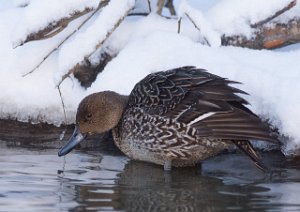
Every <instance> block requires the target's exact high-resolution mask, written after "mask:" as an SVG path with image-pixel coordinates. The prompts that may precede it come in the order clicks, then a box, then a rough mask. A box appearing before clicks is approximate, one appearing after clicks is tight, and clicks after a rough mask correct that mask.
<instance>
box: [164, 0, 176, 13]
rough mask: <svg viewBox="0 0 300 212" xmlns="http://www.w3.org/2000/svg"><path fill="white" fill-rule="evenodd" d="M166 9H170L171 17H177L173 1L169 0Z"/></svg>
mask: <svg viewBox="0 0 300 212" xmlns="http://www.w3.org/2000/svg"><path fill="white" fill-rule="evenodd" d="M166 7H167V8H168V9H169V11H170V14H171V15H173V16H175V15H176V11H175V7H174V4H173V0H167V3H166Z"/></svg>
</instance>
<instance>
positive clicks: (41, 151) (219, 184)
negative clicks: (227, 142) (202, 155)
mask: <svg viewBox="0 0 300 212" xmlns="http://www.w3.org/2000/svg"><path fill="white" fill-rule="evenodd" d="M32 133H33V136H31V137H30V136H28V134H32ZM0 134H1V132H0ZM2 134H3V133H2ZM47 135H48V136H47ZM67 136H68V135H67ZM58 137H59V134H57V132H53V131H51V133H50V134H47V131H43V130H39V131H26V139H24V137H20V134H19V135H18V136H17V137H14V136H13V134H10V136H2V138H0V167H1V168H0V211H300V162H297V160H294V161H287V160H286V159H285V158H284V157H283V155H282V154H281V153H280V152H276V151H274V152H266V153H263V154H262V155H263V160H264V162H265V163H266V164H267V165H268V166H269V167H271V168H273V170H274V173H273V174H272V175H271V176H270V175H266V174H264V173H262V172H261V171H260V170H258V169H257V168H256V167H255V166H254V165H253V164H252V163H251V162H250V160H249V159H248V158H247V157H246V156H245V155H243V154H242V153H239V152H233V153H226V154H221V155H219V156H217V157H215V158H212V159H209V160H207V161H205V162H204V163H203V164H202V166H198V167H195V168H184V169H173V170H172V171H171V172H165V171H164V170H163V168H162V167H160V166H156V165H152V164H148V163H143V162H136V161H132V160H129V159H128V158H126V157H125V156H124V155H123V154H122V153H120V152H119V151H118V149H116V147H115V146H114V145H113V144H112V141H111V140H110V139H109V138H107V139H105V140H104V141H102V142H99V141H97V139H96V138H94V139H91V140H90V141H88V142H87V143H86V144H85V147H83V148H80V149H78V150H75V151H73V152H72V153H71V154H69V155H68V156H67V157H65V158H59V157H58V156H57V150H58V147H59V146H61V145H62V142H61V141H59V139H57V138H58ZM55 138H56V139H55ZM93 140H94V142H96V143H95V144H96V145H92V144H93ZM41 141H42V142H41Z"/></svg>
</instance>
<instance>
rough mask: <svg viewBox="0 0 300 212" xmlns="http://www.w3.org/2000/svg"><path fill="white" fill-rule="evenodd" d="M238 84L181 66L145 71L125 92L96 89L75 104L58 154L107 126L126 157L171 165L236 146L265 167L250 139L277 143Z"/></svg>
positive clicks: (191, 163)
mask: <svg viewBox="0 0 300 212" xmlns="http://www.w3.org/2000/svg"><path fill="white" fill-rule="evenodd" d="M233 84H240V83H239V82H236V81H231V80H228V79H227V78H223V77H220V76H217V75H214V74H212V73H209V72H208V71H206V70H205V69H201V68H197V67H194V66H184V67H179V68H175V69H170V70H167V71H159V72H155V73H151V74H149V75H148V76H146V77H145V78H144V79H142V80H141V81H140V82H138V83H137V84H136V85H135V86H134V88H133V90H132V91H131V93H130V94H129V95H121V94H118V93H116V92H114V91H101V92H98V93H93V94H90V95H88V96H87V97H85V98H84V99H83V100H82V101H81V102H80V104H79V106H78V109H77V114H76V126H75V129H74V132H73V134H72V136H71V137H70V139H69V141H68V142H67V143H66V144H65V145H64V146H63V147H62V148H61V149H60V150H59V152H58V156H64V155H66V154H68V153H69V152H70V151H71V150H72V149H74V147H75V146H77V145H78V144H79V143H80V142H81V141H83V140H84V139H85V138H86V137H87V136H88V135H91V134H100V133H105V132H108V131H110V130H111V131H112V135H113V140H114V143H115V144H116V146H117V147H118V148H119V149H120V150H121V151H122V152H123V153H124V154H125V155H126V156H127V157H129V158H131V159H134V160H139V161H145V162H150V163H154V164H158V165H162V166H163V167H164V169H165V170H171V168H172V167H186V166H196V165H197V164H199V163H201V162H202V161H204V160H206V159H208V158H211V157H213V156H216V155H217V154H219V153H221V152H222V151H224V150H226V149H228V148H230V147H232V146H236V147H237V148H238V149H240V150H242V152H244V153H246V155H248V156H249V157H250V159H251V160H252V161H253V162H254V164H255V165H256V166H257V167H258V168H259V169H261V170H263V171H266V170H267V169H268V168H267V167H266V166H265V165H264V163H263V162H262V160H261V156H260V155H259V153H258V151H257V150H255V148H254V147H253V145H252V144H251V142H250V140H251V141H252V142H255V141H257V140H262V141H266V142H271V143H277V144H278V142H279V141H278V139H277V137H276V136H274V135H273V134H272V133H271V129H270V126H269V125H268V124H267V123H266V122H264V121H262V120H261V119H260V118H259V117H258V116H257V115H256V114H254V113H253V112H252V111H251V110H250V109H249V108H248V107H246V106H247V105H248V104H249V103H248V102H247V101H246V100H245V99H244V98H243V97H242V96H243V95H248V94H247V93H246V92H244V91H242V90H240V89H238V88H236V87H234V86H232V85H233Z"/></svg>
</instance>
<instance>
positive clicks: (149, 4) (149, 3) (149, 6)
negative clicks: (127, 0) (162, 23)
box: [147, 0, 151, 13]
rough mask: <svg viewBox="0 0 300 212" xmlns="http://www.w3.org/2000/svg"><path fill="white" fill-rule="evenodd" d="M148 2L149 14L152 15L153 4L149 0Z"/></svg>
mask: <svg viewBox="0 0 300 212" xmlns="http://www.w3.org/2000/svg"><path fill="white" fill-rule="evenodd" d="M147 2H148V8H149V13H151V2H150V0H147Z"/></svg>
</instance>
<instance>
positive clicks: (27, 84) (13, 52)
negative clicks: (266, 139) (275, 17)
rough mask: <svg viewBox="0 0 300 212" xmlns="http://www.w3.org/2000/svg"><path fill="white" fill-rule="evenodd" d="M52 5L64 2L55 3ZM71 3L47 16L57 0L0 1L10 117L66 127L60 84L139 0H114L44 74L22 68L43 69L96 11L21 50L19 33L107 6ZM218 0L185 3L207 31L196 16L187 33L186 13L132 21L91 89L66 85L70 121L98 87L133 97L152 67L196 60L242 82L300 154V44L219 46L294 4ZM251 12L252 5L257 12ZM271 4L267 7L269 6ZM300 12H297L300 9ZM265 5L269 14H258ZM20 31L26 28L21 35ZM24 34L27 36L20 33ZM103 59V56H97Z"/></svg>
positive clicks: (5, 113)
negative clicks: (221, 37) (223, 36)
mask: <svg viewBox="0 0 300 212" xmlns="http://www.w3.org/2000/svg"><path fill="white" fill-rule="evenodd" d="M18 2H19V3H18ZM22 2H27V3H29V5H28V6H27V7H25V8H23V7H18V4H22ZM51 2H55V3H56V1H53V0H52V1H51ZM70 2H71V1H70V0H64V1H60V4H63V5H64V4H66V8H60V9H62V10H64V12H63V11H60V10H58V11H56V12H57V13H56V12H54V11H50V10H52V9H51V8H52V6H51V8H49V13H48V12H45V10H46V9H45V8H46V6H48V4H49V3H48V4H47V3H45V1H38V0H30V1H14V3H10V1H9V0H6V1H5V0H0V3H3V4H0V32H1V33H0V45H1V50H0V90H1V91H2V92H0V118H11V119H18V120H20V121H31V122H33V123H38V122H48V123H52V124H56V125H59V124H61V123H64V114H63V110H62V106H61V100H60V98H59V94H58V90H57V88H56V86H57V84H58V82H59V81H60V79H61V77H62V76H63V75H64V74H65V73H67V72H68V71H69V69H70V68H72V67H73V66H74V65H76V64H77V63H78V62H80V61H82V60H83V59H84V57H85V56H86V55H87V54H89V53H90V52H92V51H94V47H95V44H97V43H98V42H99V41H101V40H103V38H105V37H106V33H107V32H108V31H110V30H111V29H112V26H113V25H114V23H115V22H116V21H117V20H118V19H119V18H120V17H122V16H123V14H124V10H127V9H129V8H131V7H132V5H133V4H134V1H133V0H126V1H124V0H114V1H111V3H110V4H109V5H108V6H107V7H106V8H105V9H103V10H102V11H101V12H100V13H99V14H97V16H96V17H95V18H94V19H93V20H91V21H89V23H88V24H87V26H85V27H83V28H82V29H81V30H80V31H79V32H77V33H76V34H75V36H73V37H72V38H71V39H70V40H68V41H67V42H66V43H65V44H64V45H63V46H62V48H61V49H59V50H58V51H56V52H55V53H54V54H52V55H51V56H50V57H49V58H48V59H47V60H46V61H45V62H44V63H43V64H42V65H41V66H40V67H39V68H38V69H37V70H36V71H35V72H33V73H32V74H30V75H28V76H26V77H22V74H24V73H27V72H28V71H30V70H31V69H32V68H33V67H35V66H36V65H37V64H38V63H39V62H40V61H41V60H42V58H43V57H44V56H45V55H46V54H47V53H48V52H49V51H51V49H53V48H55V47H56V46H57V45H58V44H59V43H60V42H61V41H62V40H63V39H64V38H65V37H66V36H67V35H68V34H69V33H70V32H72V31H73V30H75V29H76V28H77V27H78V26H79V24H80V23H81V22H82V21H83V20H84V19H85V18H86V17H87V16H84V17H81V18H79V19H77V20H75V21H73V22H72V23H70V24H69V26H68V27H67V28H66V29H65V30H64V31H62V32H61V33H59V34H58V35H57V36H55V37H54V38H51V39H47V40H42V41H35V42H30V43H27V44H25V45H24V46H21V47H18V48H17V49H12V42H11V41H12V40H11V38H12V37H13V38H14V39H13V40H20V39H21V40H22V39H24V37H25V36H26V35H27V34H28V33H29V32H32V31H34V30H38V29H40V28H41V27H44V26H45V24H47V23H49V22H51V19H50V15H49V14H51V13H55V14H56V15H55V16H56V18H57V17H59V15H62V14H64V15H65V14H71V13H72V11H74V10H79V8H84V7H86V6H87V4H90V6H92V4H93V5H94V6H95V5H96V6H97V4H98V2H99V1H97V4H96V3H87V2H88V1H80V3H78V2H79V1H78V2H77V1H72V3H70ZM89 2H94V1H89ZM212 2H214V4H212V3H211V1H209V3H208V1H203V3H200V2H199V1H196V0H195V1H189V2H188V4H187V3H184V2H183V3H182V4H181V12H182V14H183V13H186V12H187V13H189V14H191V16H193V17H194V19H197V21H198V22H199V23H197V25H198V24H199V26H200V28H201V34H199V31H198V30H197V29H195V27H194V25H193V24H192V23H191V22H190V21H189V20H188V19H187V18H186V17H184V18H183V20H182V28H181V33H180V34H178V33H177V19H174V18H171V19H165V18H162V17H160V16H158V15H156V14H151V15H149V16H147V17H142V18H140V17H129V18H126V20H125V21H124V22H123V23H122V24H121V25H120V27H119V28H118V29H117V30H116V31H115V32H114V33H113V34H112V36H111V37H110V38H109V39H108V40H107V41H106V42H105V43H104V45H103V48H107V49H109V50H110V51H111V52H113V53H114V54H116V55H117V56H116V57H115V58H114V59H113V60H112V61H111V62H110V63H108V64H107V66H106V67H105V69H104V70H103V72H102V73H101V74H99V75H98V77H97V79H96V81H95V82H94V83H93V84H92V86H91V87H90V88H88V89H84V88H82V87H81V86H80V84H79V82H78V81H77V80H76V79H75V78H73V77H72V76H71V78H67V79H65V80H64V81H63V83H62V84H61V91H62V95H63V99H64V102H65V105H66V112H67V118H68V119H67V122H68V123H73V122H74V121H75V113H76V109H77V105H78V103H79V102H80V100H81V99H82V98H83V97H84V96H86V95H88V94H90V93H93V92H99V91H102V90H113V91H116V92H119V93H121V94H129V93H130V91H131V90H132V88H133V87H134V85H135V84H136V83H137V82H138V81H140V80H141V79H143V78H144V77H145V76H146V75H147V74H149V73H153V72H156V71H161V70H167V69H170V68H176V67H179V66H185V65H192V66H197V67H199V68H204V69H207V70H208V71H209V72H211V73H214V74H217V75H220V76H222V77H226V78H229V79H231V80H235V81H240V82H242V83H243V84H241V85H236V86H238V87H239V88H241V89H242V90H244V91H246V92H247V93H249V94H250V95H249V96H244V97H245V98H246V99H247V100H248V101H249V102H250V103H251V105H249V107H250V109H251V110H253V111H254V112H255V113H257V114H258V115H259V116H260V117H262V118H263V119H267V120H269V122H270V123H271V124H272V125H273V126H274V127H277V128H278V129H279V132H280V133H281V135H283V136H285V139H284V140H283V142H284V144H285V146H284V147H283V149H282V151H283V152H284V153H285V154H286V155H293V154H299V152H300V151H299V150H300V131H299V130H298V126H300V111H299V110H298V106H299V105H300V92H298V91H299V90H300V84H299V81H300V74H299V58H300V45H299V44H297V45H292V46H289V47H284V48H282V49H278V50H275V51H269V50H261V51H259V50H251V49H246V48H237V47H222V46H221V47H220V46H219V45H217V44H218V39H219V35H221V34H222V33H223V32H227V33H237V32H240V33H245V34H247V33H249V31H248V30H249V27H248V25H247V27H246V26H245V23H249V22H250V23H256V22H257V21H259V20H261V19H264V18H265V17H267V16H269V15H270V14H272V13H273V12H274V11H276V10H278V8H282V7H283V6H285V5H286V4H287V3H288V2H289V1H283V0H281V1H277V0H273V1H272V2H273V3H272V4H271V3H270V2H271V1H267V0H265V1H263V2H261V1H260V2H258V1H256V0H255V1H254V0H251V1H250V0H244V1H238V0H236V1H233V0H222V1H221V0H220V1H212ZM255 2H256V3H255ZM55 3H53V4H55ZM57 4H58V3H57ZM179 4H180V3H178V5H179ZM37 5H40V6H37ZM178 5H177V8H178ZM189 5H191V6H189ZM254 5H255V7H254ZM34 6H35V7H38V8H40V11H44V12H45V14H43V15H42V17H43V18H39V19H36V18H35V19H34V18H32V19H31V20H32V22H30V18H25V17H26V14H27V15H28V16H29V12H28V11H30V10H32V12H33V14H32V16H33V17H37V14H38V13H39V12H40V11H36V9H33V7H34ZM146 6H147V4H146ZM192 7H196V8H197V9H198V10H195V9H193V8H192ZM53 8H54V7H53ZM120 8H121V9H120ZM246 8H248V10H247V12H246ZM261 8H263V9H264V10H266V11H263V12H262V11H261V10H262V9H261ZM297 8H298V6H297ZM297 8H295V10H298V9H297ZM146 9H147V8H146ZM256 10H258V11H261V13H257V14H256V13H255V11H256ZM201 11H202V12H201ZM232 11H235V13H232ZM291 12H292V13H293V11H291ZM112 14H114V15H112ZM60 17H61V16H60ZM108 17H109V18H108ZM42 19H45V20H42ZM229 20H231V21H229ZM25 22H26V24H24V26H21V23H25ZM22 28H23V29H22ZM21 29H22V30H21ZM18 30H20V31H19V32H18V33H17V31H18ZM200 35H201V36H203V35H204V37H206V38H207V39H208V40H209V42H210V43H211V44H213V46H214V47H210V46H207V45H202V44H201V43H199V38H200ZM17 37H18V39H15V38H17ZM214 39H215V40H214ZM100 50H101V48H100ZM100 50H99V51H100ZM93 56H95V55H93ZM96 59H97V57H96V56H95V58H93V60H96Z"/></svg>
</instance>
